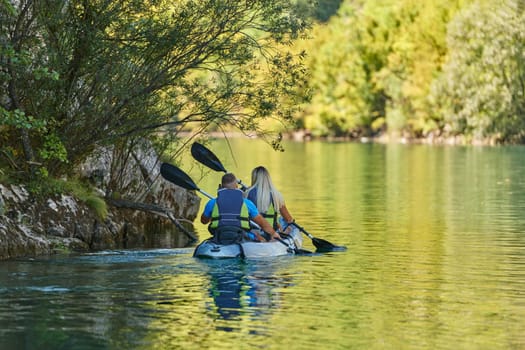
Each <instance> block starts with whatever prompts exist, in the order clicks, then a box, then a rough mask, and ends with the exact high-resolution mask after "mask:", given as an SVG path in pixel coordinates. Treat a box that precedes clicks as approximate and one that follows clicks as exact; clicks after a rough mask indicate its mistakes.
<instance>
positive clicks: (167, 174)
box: [160, 163, 213, 199]
mask: <svg viewBox="0 0 525 350" xmlns="http://www.w3.org/2000/svg"><path fill="white" fill-rule="evenodd" d="M160 174H161V175H162V177H163V178H165V179H166V180H168V181H169V182H173V183H174V184H175V185H178V186H180V187H182V188H185V189H187V190H195V191H199V192H200V193H202V194H203V195H205V196H206V197H208V198H210V199H211V198H213V197H212V195H210V194H209V193H206V192H204V191H203V190H201V189H200V188H199V186H197V185H196V184H195V182H193V180H192V179H191V178H190V177H189V176H188V174H186V173H185V172H184V171H182V170H180V169H179V168H177V167H176V166H175V165H171V164H169V163H162V164H161V165H160Z"/></svg>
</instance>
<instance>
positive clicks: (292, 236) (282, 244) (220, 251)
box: [193, 227, 303, 259]
mask: <svg viewBox="0 0 525 350" xmlns="http://www.w3.org/2000/svg"><path fill="white" fill-rule="evenodd" d="M302 245H303V238H302V236H301V232H300V231H299V230H298V229H297V228H295V227H294V228H293V229H292V231H291V232H290V233H289V234H288V235H286V236H284V237H283V238H282V239H281V240H273V241H270V242H254V241H241V242H239V243H234V244H219V243H216V242H214V241H213V240H212V238H211V237H210V238H208V239H205V240H204V241H202V243H200V244H199V245H198V246H197V247H196V248H195V251H194V252H193V256H194V257H196V258H204V259H225V258H241V259H254V258H266V257H273V256H281V255H291V254H295V252H297V251H299V250H300V249H301V247H302Z"/></svg>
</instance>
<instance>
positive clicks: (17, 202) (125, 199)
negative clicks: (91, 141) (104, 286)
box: [0, 145, 200, 260]
mask: <svg viewBox="0 0 525 350" xmlns="http://www.w3.org/2000/svg"><path fill="white" fill-rule="evenodd" d="M118 152H120V151H118ZM118 152H117V150H114V149H104V150H101V151H99V152H98V153H97V154H96V155H95V156H94V158H93V159H91V160H88V162H87V163H86V164H84V165H83V166H82V167H81V169H80V170H79V172H80V173H81V174H82V176H83V177H84V178H92V177H93V176H94V174H96V175H97V183H96V185H94V186H95V190H96V191H97V192H98V193H100V197H101V198H102V199H104V201H105V202H106V204H107V209H108V210H107V215H105V216H104V218H102V217H100V215H99V214H97V212H96V211H95V210H94V209H93V208H92V207H90V205H88V203H85V202H83V201H82V200H79V199H77V198H75V197H73V196H72V195H68V194H60V195H55V196H48V197H47V198H37V197H35V196H32V195H31V194H30V192H29V191H28V190H27V188H25V187H24V186H22V185H13V184H0V260H3V259H12V258H17V257H27V256H38V255H46V254H54V253H57V252H88V251H100V250H106V249H133V248H177V247H185V246H188V245H191V244H192V243H194V242H195V241H196V240H198V237H196V236H195V234H194V233H193V232H195V228H194V226H193V221H194V220H195V218H196V216H197V214H198V210H199V205H200V198H199V197H198V196H197V195H196V194H195V193H193V192H190V191H187V190H185V189H183V188H180V187H178V186H175V185H173V184H171V183H168V182H167V181H165V180H163V179H162V177H160V176H159V167H160V165H159V161H158V157H157V156H156V154H155V153H154V152H153V151H152V149H151V148H148V147H147V146H146V147H145V146H144V145H142V146H141V147H139V148H136V149H133V150H131V153H133V156H132V157H126V159H127V161H126V162H125V163H122V164H121V163H120V159H121V158H122V157H119V156H118ZM111 169H118V176H115V175H114V174H112V171H111ZM116 182H118V184H116ZM114 188H118V189H119V192H118V193H115V192H114V190H113V189H114Z"/></svg>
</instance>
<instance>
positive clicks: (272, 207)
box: [244, 166, 294, 232]
mask: <svg viewBox="0 0 525 350" xmlns="http://www.w3.org/2000/svg"><path fill="white" fill-rule="evenodd" d="M244 195H245V197H246V198H248V199H249V200H251V201H252V202H253V203H254V204H255V205H256V206H257V209H258V210H259V212H260V213H261V214H262V216H263V217H264V218H265V219H266V220H268V221H269V222H270V224H271V225H272V226H273V228H274V229H275V230H279V229H280V228H281V227H280V223H279V220H278V214H281V216H282V218H283V220H284V222H285V223H286V225H285V227H284V228H285V230H286V232H289V229H288V226H289V225H290V224H291V223H293V222H294V219H293V218H292V215H291V214H290V212H289V211H288V209H287V208H286V205H285V204H284V198H283V196H282V195H281V193H280V192H279V191H277V189H276V188H275V186H274V185H273V182H272V179H271V178H270V173H269V172H268V170H266V168H265V167H263V166H258V167H256V168H254V169H253V170H252V184H251V186H250V187H249V188H248V189H247V190H246V192H245V193H244Z"/></svg>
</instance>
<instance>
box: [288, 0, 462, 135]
mask: <svg viewBox="0 0 525 350" xmlns="http://www.w3.org/2000/svg"><path fill="white" fill-rule="evenodd" d="M462 3H463V2H462V1H459V0H458V1H452V2H451V1H449V0H438V1H433V2H428V1H423V2H421V1H414V0H400V1H393V0H372V1H366V2H356V1H344V2H343V4H342V5H341V7H340V8H339V11H338V16H337V17H333V18H331V19H330V21H329V22H328V23H327V24H326V25H318V26H316V27H315V29H314V31H313V32H312V37H313V39H312V40H310V41H305V42H302V43H299V45H298V46H299V49H304V50H306V51H307V52H308V53H309V55H310V57H309V60H308V62H307V64H308V66H309V68H310V70H311V78H310V80H309V88H310V89H312V91H313V97H312V103H311V104H310V105H307V106H306V107H305V112H304V113H303V114H301V115H298V117H299V118H300V119H301V123H300V124H302V125H305V126H306V127H309V128H315V129H317V131H316V130H314V131H313V132H314V133H316V132H320V133H321V134H322V133H327V134H332V135H341V136H345V135H347V136H348V135H351V136H359V135H375V134H377V133H379V132H384V131H385V130H386V129H388V130H389V131H390V132H399V131H402V132H410V133H412V134H414V135H424V134H427V133H428V132H430V131H431V130H434V129H435V128H436V127H437V124H436V123H435V121H434V119H433V118H432V117H431V115H430V113H429V109H430V107H429V104H428V100H427V99H428V94H429V91H430V86H431V85H432V82H433V81H434V79H435V77H436V76H437V75H438V73H439V71H440V69H441V65H442V62H443V61H444V59H445V57H446V54H447V46H446V41H445V38H446V28H447V24H448V22H449V21H450V19H451V18H452V17H453V16H454V14H455V13H456V12H457V11H458V9H460V8H461V6H462Z"/></svg>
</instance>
